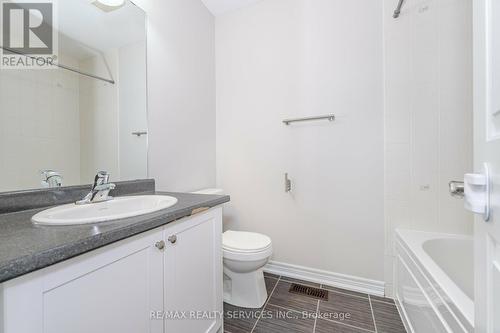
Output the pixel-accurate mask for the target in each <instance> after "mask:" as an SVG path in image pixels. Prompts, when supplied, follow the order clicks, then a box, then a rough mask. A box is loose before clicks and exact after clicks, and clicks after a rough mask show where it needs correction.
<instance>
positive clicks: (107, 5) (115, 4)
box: [92, 0, 125, 12]
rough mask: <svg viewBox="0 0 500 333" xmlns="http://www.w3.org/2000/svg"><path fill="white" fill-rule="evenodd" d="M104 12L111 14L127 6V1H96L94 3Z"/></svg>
mask: <svg viewBox="0 0 500 333" xmlns="http://www.w3.org/2000/svg"><path fill="white" fill-rule="evenodd" d="M92 4H93V5H94V6H96V7H97V8H99V9H100V10H102V11H104V12H111V11H113V10H116V9H118V8H120V7H123V6H124V5H125V0H96V1H94V2H93V3H92Z"/></svg>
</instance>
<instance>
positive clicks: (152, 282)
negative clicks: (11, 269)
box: [0, 230, 163, 333]
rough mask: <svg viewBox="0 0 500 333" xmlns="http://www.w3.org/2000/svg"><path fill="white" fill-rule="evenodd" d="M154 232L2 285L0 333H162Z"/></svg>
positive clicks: (159, 265) (160, 264)
mask: <svg viewBox="0 0 500 333" xmlns="http://www.w3.org/2000/svg"><path fill="white" fill-rule="evenodd" d="M162 236H163V231H162V230H157V231H152V232H149V233H145V234H142V235H139V236H136V237H134V238H131V239H127V240H124V241H122V242H119V243H116V244H113V245H110V246H106V247H105V248H103V249H100V250H97V251H93V252H91V253H89V254H86V255H83V256H80V257H77V258H75V259H72V260H69V261H66V262H63V263H61V264H58V265H56V266H53V267H50V268H48V269H45V270H42V271H39V272H35V273H34V274H33V275H27V276H25V277H22V278H20V279H16V280H13V281H11V282H7V283H6V284H5V286H4V288H3V294H4V295H3V296H4V309H3V311H4V332H5V333H35V332H44V333H68V332H71V333H89V332H106V333H137V332H150V333H160V332H163V321H162V320H150V316H151V311H160V312H161V311H162V310H163V251H161V250H159V249H158V248H156V247H155V243H156V242H157V241H160V240H162ZM0 331H1V330H0Z"/></svg>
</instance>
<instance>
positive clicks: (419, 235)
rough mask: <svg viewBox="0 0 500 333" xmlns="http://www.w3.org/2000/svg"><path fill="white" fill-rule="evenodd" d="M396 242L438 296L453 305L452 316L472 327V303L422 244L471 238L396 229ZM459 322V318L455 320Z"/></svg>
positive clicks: (468, 237) (470, 237) (468, 238)
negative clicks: (437, 240) (431, 241)
mask: <svg viewBox="0 0 500 333" xmlns="http://www.w3.org/2000/svg"><path fill="white" fill-rule="evenodd" d="M396 239H397V242H398V243H399V244H400V245H401V246H402V247H403V248H404V249H405V250H406V251H407V252H408V254H409V255H410V256H411V257H412V259H413V260H414V262H415V264H416V265H417V266H418V268H419V269H420V271H421V273H423V274H424V276H425V278H426V279H427V280H428V281H429V282H430V283H431V286H432V287H433V288H434V289H435V291H436V292H437V294H438V296H439V297H440V298H441V299H442V300H443V301H444V304H445V305H446V306H447V307H449V304H448V303H447V302H446V301H447V300H448V301H449V302H451V303H452V304H453V309H450V310H451V312H452V313H453V315H454V316H460V317H461V318H462V320H465V321H466V322H467V323H468V324H469V325H470V327H472V328H473V327H474V301H473V300H471V299H470V298H469V296H467V295H466V294H465V292H464V291H462V290H461V289H460V288H459V287H458V286H457V285H456V284H455V282H453V280H452V279H451V278H450V277H449V276H448V275H447V274H446V273H445V272H444V271H443V270H442V269H441V267H439V265H438V264H437V263H435V262H434V260H433V259H432V258H431V257H430V255H429V254H427V252H426V251H425V249H424V248H423V244H424V242H426V241H428V240H435V239H459V240H472V241H473V239H474V237H473V236H468V235H459V234H446V233H436V232H427V231H416V230H408V229H396ZM457 320H459V321H462V320H460V318H457Z"/></svg>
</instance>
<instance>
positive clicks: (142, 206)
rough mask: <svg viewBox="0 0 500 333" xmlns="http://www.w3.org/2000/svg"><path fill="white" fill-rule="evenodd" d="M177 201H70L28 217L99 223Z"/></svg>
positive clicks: (147, 198)
mask: <svg viewBox="0 0 500 333" xmlns="http://www.w3.org/2000/svg"><path fill="white" fill-rule="evenodd" d="M176 203H177V199H176V198H174V197H170V196H166V195H142V196H131V197H120V198H114V199H113V200H110V201H106V202H100V203H95V204H87V205H76V204H74V203H73V204H68V205H62V206H58V207H54V208H50V209H47V210H44V211H42V212H40V213H38V214H36V215H35V216H33V217H32V218H31V220H32V221H33V222H34V223H36V224H44V225H74V224H90V223H99V222H106V221H113V220H118V219H123V218H127V217H133V216H139V215H144V214H149V213H153V212H156V211H159V210H162V209H165V208H168V207H171V206H173V205H175V204H176Z"/></svg>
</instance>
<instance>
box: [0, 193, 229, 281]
mask: <svg viewBox="0 0 500 333" xmlns="http://www.w3.org/2000/svg"><path fill="white" fill-rule="evenodd" d="M153 193H155V194H163V195H170V196H173V197H176V198H177V199H178V200H179V201H178V203H177V204H176V205H174V206H172V207H170V208H167V209H164V210H161V211H158V212H155V213H151V214H147V215H142V216H137V217H132V218H127V219H121V220H115V221H110V222H103V223H98V224H90V225H78V226H40V225H34V224H33V223H32V222H31V217H32V216H33V215H35V214H36V213H38V212H40V211H42V210H44V209H46V208H38V209H32V210H24V211H19V212H13V213H7V214H1V215H0V283H1V282H5V281H7V280H10V279H13V278H16V277H19V276H21V275H23V274H27V273H30V272H33V271H35V270H38V269H42V268H44V267H47V266H50V265H53V264H56V263H59V262H61V261H64V260H67V259H69V258H72V257H75V256H78V255H80V254H83V253H86V252H89V251H92V250H95V249H97V248H100V247H102V246H105V245H108V244H111V243H114V242H117V241H119V240H122V239H125V238H128V237H131V236H133V235H137V234H139V233H142V232H145V231H147V230H151V229H155V228H157V227H160V226H162V225H165V224H168V223H170V222H173V221H175V220H178V219H180V218H183V217H186V216H190V215H191V214H192V212H193V210H194V209H197V208H202V207H215V206H217V205H220V204H223V203H226V202H228V201H229V196H219V195H202V194H187V193H167V192H154V191H152V192H151V193H149V194H153ZM142 194H146V193H142Z"/></svg>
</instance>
